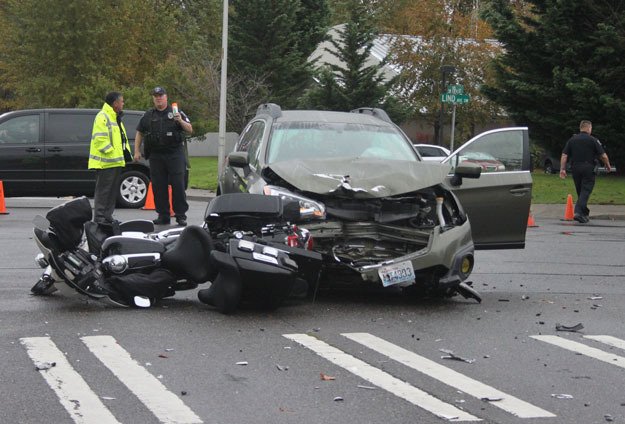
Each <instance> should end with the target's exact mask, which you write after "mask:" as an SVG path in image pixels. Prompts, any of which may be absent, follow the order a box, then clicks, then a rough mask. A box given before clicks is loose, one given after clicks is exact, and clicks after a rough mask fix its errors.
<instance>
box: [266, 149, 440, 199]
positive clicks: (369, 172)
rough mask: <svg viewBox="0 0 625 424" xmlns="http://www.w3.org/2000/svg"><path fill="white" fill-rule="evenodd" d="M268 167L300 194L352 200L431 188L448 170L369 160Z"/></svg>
mask: <svg viewBox="0 0 625 424" xmlns="http://www.w3.org/2000/svg"><path fill="white" fill-rule="evenodd" d="M268 167H269V168H270V169H271V170H272V171H273V172H275V173H276V174H277V175H278V176H280V177H281V178H282V179H284V180H285V181H287V182H288V183H289V184H292V185H293V186H295V187H297V188H298V189H300V190H302V191H307V192H312V193H317V194H321V195H339V196H341V197H353V198H354V197H355V198H376V197H387V196H395V195H398V194H403V193H409V192H413V191H416V190H420V189H423V188H426V187H431V186H434V185H437V184H440V183H441V182H442V181H443V179H444V178H445V176H446V175H447V174H448V173H449V171H450V169H451V165H448V164H441V163H438V162H414V161H390V160H384V159H372V158H336V159H309V160H291V161H288V162H286V161H285V162H274V163H272V164H270V165H269V166H268Z"/></svg>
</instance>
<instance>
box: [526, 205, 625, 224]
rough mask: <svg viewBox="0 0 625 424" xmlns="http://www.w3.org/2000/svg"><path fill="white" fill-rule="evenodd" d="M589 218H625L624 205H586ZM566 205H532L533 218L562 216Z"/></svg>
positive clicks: (559, 217) (556, 217)
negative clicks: (588, 210)
mask: <svg viewBox="0 0 625 424" xmlns="http://www.w3.org/2000/svg"><path fill="white" fill-rule="evenodd" d="M588 208H589V209H590V218H591V219H609V220H613V221H616V220H625V205H588ZM565 209H566V205H532V206H531V207H530V212H531V214H532V215H533V216H534V218H543V219H544V218H555V219H562V218H564V211H565Z"/></svg>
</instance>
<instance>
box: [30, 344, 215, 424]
mask: <svg viewBox="0 0 625 424" xmlns="http://www.w3.org/2000/svg"><path fill="white" fill-rule="evenodd" d="M81 340H82V341H83V343H84V344H85V345H86V346H87V348H89V350H90V351H91V352H92V353H93V354H94V355H95V356H96V357H97V358H98V359H99V360H100V361H101V362H102V363H103V364H104V365H105V366H106V367H107V368H108V369H109V370H110V371H112V372H113V374H114V375H115V376H116V377H117V378H118V379H119V380H120V381H121V382H122V383H123V384H124V385H126V387H127V388H128V389H129V390H130V391H131V392H133V393H134V394H135V396H137V398H139V400H140V401H141V402H142V403H143V404H144V405H145V406H146V407H147V408H148V409H149V410H150V411H151V412H152V413H153V414H154V415H155V416H156V417H157V418H158V419H159V421H160V422H161V423H163V424H201V423H202V422H203V421H202V420H201V419H200V418H199V417H198V416H197V415H195V413H194V412H193V411H192V410H191V409H189V407H187V406H186V405H185V404H184V403H183V402H182V400H180V398H178V397H177V396H176V395H175V394H173V393H172V392H170V391H168V390H167V388H166V387H165V386H164V385H163V384H162V383H161V382H160V381H159V380H158V379H157V378H156V377H154V376H153V375H152V374H150V373H149V372H148V371H147V370H146V369H145V368H143V367H142V366H141V365H139V364H138V363H137V362H136V361H135V360H133V359H132V357H131V356H130V354H129V353H128V352H127V351H126V350H124V349H123V348H122V347H121V346H120V345H119V344H118V343H117V341H116V340H115V339H114V338H113V337H111V336H90V337H82V338H81ZM20 341H21V343H22V345H24V347H25V348H26V351H27V353H28V355H29V356H30V358H31V359H32V361H33V362H34V363H35V364H36V365H37V364H44V363H54V366H51V367H49V368H47V369H45V370H42V371H41V375H42V376H43V378H44V379H45V380H46V382H47V383H48V385H49V386H50V388H52V390H54V392H55V393H56V395H57V396H58V398H59V400H60V401H61V404H62V405H63V407H64V408H65V409H66V410H67V412H68V413H69V414H70V416H71V418H72V419H73V420H74V422H75V423H77V424H119V421H117V419H116V418H115V417H114V416H113V414H112V413H111V412H110V411H109V410H108V408H107V407H106V406H105V405H104V404H103V403H102V402H101V401H100V398H99V397H98V396H97V395H96V394H95V393H94V392H93V390H91V388H90V387H89V385H88V384H87V383H86V382H85V381H84V380H83V378H82V377H81V376H80V375H79V374H78V373H77V372H76V371H75V370H74V369H73V368H72V366H71V364H70V363H69V362H68V360H67V358H66V357H65V355H64V354H63V352H61V351H60V350H59V349H58V348H57V347H56V345H55V344H54V342H53V341H52V340H51V339H50V337H28V338H22V339H20Z"/></svg>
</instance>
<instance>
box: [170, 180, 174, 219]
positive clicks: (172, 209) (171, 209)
mask: <svg viewBox="0 0 625 424" xmlns="http://www.w3.org/2000/svg"><path fill="white" fill-rule="evenodd" d="M169 214H170V215H171V216H174V215H175V214H174V206H173V205H172V202H171V186H169Z"/></svg>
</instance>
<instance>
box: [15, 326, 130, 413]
mask: <svg viewBox="0 0 625 424" xmlns="http://www.w3.org/2000/svg"><path fill="white" fill-rule="evenodd" d="M20 342H21V343H22V345H24V347H25V348H26V351H27V352H28V356H30V358H31V359H32V360H33V362H34V363H35V364H45V363H49V364H52V363H54V364H55V365H54V366H51V367H50V368H49V369H47V370H42V371H41V375H42V376H43V378H44V379H45V380H46V382H47V383H48V385H49V386H50V388H51V389H52V390H54V392H55V393H56V395H57V396H58V398H59V400H60V401H61V405H63V407H64V408H65V410H66V411H67V412H68V413H69V415H70V416H71V417H72V419H73V420H74V422H75V423H77V424H95V423H98V424H100V423H102V424H119V422H118V421H117V420H116V419H115V417H114V416H113V415H112V414H111V413H110V412H109V410H108V409H107V408H106V406H104V404H103V403H102V401H100V398H98V396H97V395H96V394H95V393H93V391H92V390H91V388H90V387H89V385H88V384H87V383H86V382H85V380H83V378H82V377H81V376H80V374H78V373H77V372H76V371H75V370H74V368H72V366H71V365H70V363H69V362H68V361H67V359H66V358H65V355H63V352H61V351H60V350H59V349H58V348H57V347H56V345H55V344H54V342H52V340H50V338H49V337H27V338H22V339H20Z"/></svg>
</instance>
